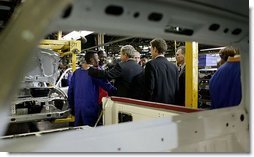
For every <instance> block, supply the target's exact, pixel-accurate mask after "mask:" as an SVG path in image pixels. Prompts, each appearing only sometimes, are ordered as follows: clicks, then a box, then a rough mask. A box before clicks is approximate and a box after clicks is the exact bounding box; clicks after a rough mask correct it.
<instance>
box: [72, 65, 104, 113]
mask: <svg viewBox="0 0 254 157" xmlns="http://www.w3.org/2000/svg"><path fill="white" fill-rule="evenodd" d="M71 84H72V86H73V87H74V90H73V92H74V97H75V98H74V101H75V106H74V108H75V112H77V113H79V115H80V116H83V115H86V116H94V115H97V113H98V111H99V106H98V93H99V86H98V84H95V83H94V80H93V78H92V77H91V76H89V75H88V72H87V70H84V69H82V68H79V69H77V70H76V71H75V72H74V73H73V76H72V81H71ZM79 104H80V105H79ZM76 118H79V117H78V116H76Z"/></svg>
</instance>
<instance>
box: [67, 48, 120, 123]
mask: <svg viewBox="0 0 254 157" xmlns="http://www.w3.org/2000/svg"><path fill="white" fill-rule="evenodd" d="M85 61H86V63H88V64H92V65H93V66H95V67H98V62H99V59H98V55H97V52H96V51H88V52H87V53H86V55H85ZM84 64H85V63H84ZM99 87H102V88H103V89H104V90H106V91H108V92H109V93H114V92H115V91H116V88H115V87H113V86H112V85H111V84H110V83H109V82H108V81H107V80H106V79H97V78H93V77H91V76H89V75H88V71H87V70H85V69H84V68H82V67H81V68H79V69H77V70H76V71H75V72H74V73H73V76H72V78H71V83H70V86H69V89H68V102H69V107H70V108H71V110H72V114H74V113H75V122H74V125H75V126H81V125H89V126H94V125H95V123H96V121H97V119H98V117H99V111H100V109H99V105H98V98H99Z"/></svg>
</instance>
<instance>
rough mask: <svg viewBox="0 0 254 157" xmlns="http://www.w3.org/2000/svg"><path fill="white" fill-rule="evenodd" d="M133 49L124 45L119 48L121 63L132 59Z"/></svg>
mask: <svg viewBox="0 0 254 157" xmlns="http://www.w3.org/2000/svg"><path fill="white" fill-rule="evenodd" d="M135 51H136V50H135V49H134V47H133V46H131V45H125V46H123V47H122V48H121V50H120V55H121V58H120V59H121V61H123V62H125V61H127V60H128V59H129V58H134V53H135Z"/></svg>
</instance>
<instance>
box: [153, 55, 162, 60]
mask: <svg viewBox="0 0 254 157" xmlns="http://www.w3.org/2000/svg"><path fill="white" fill-rule="evenodd" d="M158 57H164V55H163V54H160V55H158V56H156V57H155V58H154V59H156V58H158Z"/></svg>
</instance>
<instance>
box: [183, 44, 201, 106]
mask: <svg viewBox="0 0 254 157" xmlns="http://www.w3.org/2000/svg"><path fill="white" fill-rule="evenodd" d="M185 47H186V50H185V63H186V67H185V68H186V72H185V106H186V107H190V108H198V43H197V42H185Z"/></svg>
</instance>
